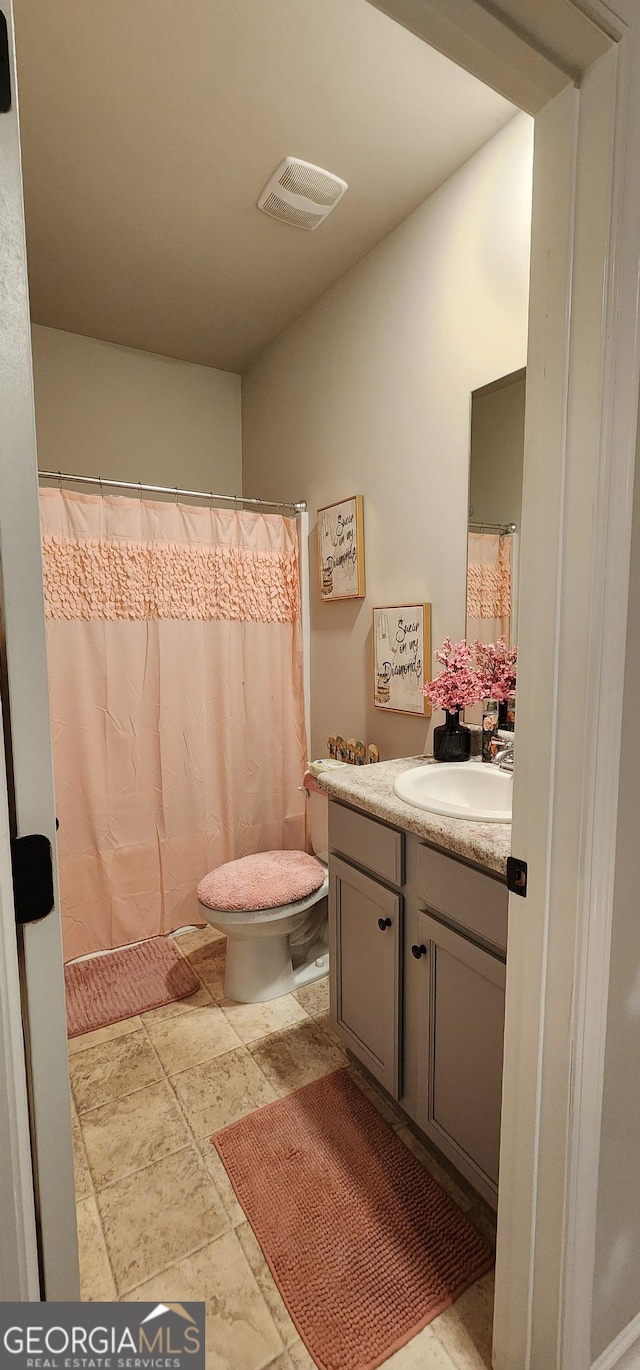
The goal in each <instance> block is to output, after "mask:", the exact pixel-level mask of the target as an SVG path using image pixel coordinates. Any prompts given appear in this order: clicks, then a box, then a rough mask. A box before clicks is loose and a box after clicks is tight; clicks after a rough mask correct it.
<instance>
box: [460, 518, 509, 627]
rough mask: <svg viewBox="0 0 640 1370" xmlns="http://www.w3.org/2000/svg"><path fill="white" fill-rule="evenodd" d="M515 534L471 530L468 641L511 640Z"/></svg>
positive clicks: (468, 566) (468, 574)
mask: <svg viewBox="0 0 640 1370" xmlns="http://www.w3.org/2000/svg"><path fill="white" fill-rule="evenodd" d="M511 598H512V537H511V535H510V534H498V533H469V553H468V561H467V641H468V642H476V641H479V642H495V641H496V640H497V639H498V638H499V637H504V638H505V639H506V642H507V646H509V645H510V639H511V609H512V606H511Z"/></svg>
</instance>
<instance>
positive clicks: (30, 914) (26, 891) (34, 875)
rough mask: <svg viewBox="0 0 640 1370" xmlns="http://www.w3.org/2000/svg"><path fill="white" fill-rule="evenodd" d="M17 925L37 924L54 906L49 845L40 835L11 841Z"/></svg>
mask: <svg viewBox="0 0 640 1370" xmlns="http://www.w3.org/2000/svg"><path fill="white" fill-rule="evenodd" d="M11 865H12V868H13V903H14V908H15V911H16V923H20V924H22V923H37V922H38V920H39V919H40V918H46V917H47V914H48V913H51V910H52V909H53V906H54V902H55V901H54V894H53V860H52V856H51V843H50V841H49V839H48V837H43V835H42V833H39V832H34V833H30V834H29V836H28V837H14V838H12V841H11Z"/></svg>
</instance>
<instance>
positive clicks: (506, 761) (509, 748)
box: [492, 742, 514, 771]
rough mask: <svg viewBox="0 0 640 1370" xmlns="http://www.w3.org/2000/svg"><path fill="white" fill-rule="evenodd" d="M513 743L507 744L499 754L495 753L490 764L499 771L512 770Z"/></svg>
mask: <svg viewBox="0 0 640 1370" xmlns="http://www.w3.org/2000/svg"><path fill="white" fill-rule="evenodd" d="M513 749H514V744H513V742H507V743H506V744H505V746H504V747H502V748H501V750H500V751H499V752H496V754H495V756H494V758H493V762H492V764H493V765H494V766H499V767H500V770H501V771H512V770H513Z"/></svg>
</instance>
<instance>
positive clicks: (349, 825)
mask: <svg viewBox="0 0 640 1370" xmlns="http://www.w3.org/2000/svg"><path fill="white" fill-rule="evenodd" d="M403 836H404V834H403V833H401V832H397V831H396V829H395V828H388V827H387V826H386V824H385V823H379V822H378V820H377V819H376V818H369V817H368V815H367V814H363V813H356V812H355V811H354V810H353V809H346V808H343V806H342V805H341V804H335V803H332V804H330V805H329V848H330V850H331V851H334V852H339V853H340V855H341V856H346V857H347V859H348V860H351V861H355V862H356V864H357V865H358V866H364V867H365V869H366V870H369V871H373V874H374V875H379V876H381V877H382V879H383V880H388V881H389V884H390V885H401V884H402V882H403V878H404V870H403V867H404V860H403V858H404V848H403Z"/></svg>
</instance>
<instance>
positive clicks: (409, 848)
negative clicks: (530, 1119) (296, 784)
mask: <svg viewBox="0 0 640 1370" xmlns="http://www.w3.org/2000/svg"><path fill="white" fill-rule="evenodd" d="M329 852H330V856H329V875H330V897H329V936H330V956H331V976H330V978H331V1017H332V1020H333V1023H334V1026H335V1029H336V1031H337V1032H338V1033H339V1035H340V1036H341V1037H342V1040H343V1041H344V1043H345V1045H346V1046H347V1047H348V1048H349V1049H350V1050H351V1051H352V1052H353V1054H354V1056H356V1057H357V1058H358V1059H359V1060H360V1061H361V1062H362V1063H363V1065H364V1066H366V1068H367V1070H369V1071H370V1072H371V1074H372V1075H373V1076H375V1078H376V1079H377V1080H379V1081H380V1083H381V1084H382V1085H383V1086H384V1088H385V1089H386V1090H387V1091H388V1093H389V1094H390V1095H392V1097H393V1098H394V1099H397V1100H398V1101H399V1103H400V1105H401V1107H402V1108H403V1109H404V1110H405V1112H406V1113H407V1114H408V1115H409V1117H411V1118H412V1119H413V1120H414V1122H415V1123H417V1125H418V1127H420V1128H421V1129H422V1131H423V1132H424V1133H425V1134H426V1135H427V1136H428V1137H429V1138H431V1140H432V1141H433V1142H434V1143H435V1145H436V1146H437V1147H439V1149H440V1150H441V1151H442V1152H444V1154H445V1155H446V1156H448V1157H449V1159H450V1160H451V1161H452V1162H453V1164H454V1165H455V1166H457V1168H458V1169H459V1170H460V1172H461V1173H462V1174H463V1175H465V1176H466V1178H467V1179H468V1180H469V1181H470V1182H471V1184H473V1185H474V1186H475V1188H476V1189H477V1190H478V1191H479V1192H480V1193H481V1194H482V1195H483V1196H484V1198H485V1199H487V1200H488V1201H489V1202H490V1203H493V1204H494V1205H495V1203H496V1199H497V1192H498V1161H499V1149H500V1106H501V1092H502V1055H503V1034H504V998H505V970H506V967H505V958H506V947H507V917H508V892H507V887H506V883H505V881H504V880H503V879H501V878H500V876H499V875H497V874H495V873H491V872H486V871H484V870H482V869H481V868H479V867H478V866H476V865H474V864H473V863H470V862H468V861H465V860H463V859H462V858H458V857H455V856H453V855H449V854H448V853H446V852H443V851H442V850H441V849H436V848H434V847H432V846H431V845H430V843H428V842H427V841H426V840H423V839H422V838H420V837H418V836H416V835H414V834H413V833H407V832H403V831H401V830H400V829H398V828H394V827H393V826H392V825H390V824H388V823H383V822H381V821H380V820H379V819H377V818H375V817H373V816H370V815H369V814H365V813H363V812H361V811H359V810H356V809H352V808H349V807H348V806H347V805H344V804H340V803H338V802H336V801H332V802H331V804H330V806H329Z"/></svg>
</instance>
